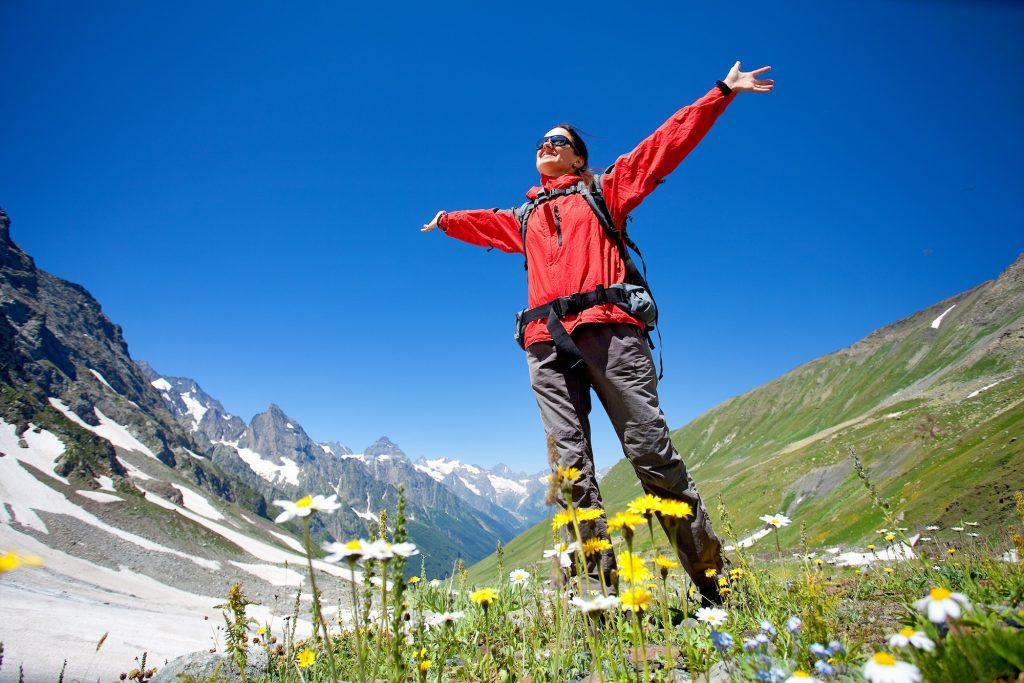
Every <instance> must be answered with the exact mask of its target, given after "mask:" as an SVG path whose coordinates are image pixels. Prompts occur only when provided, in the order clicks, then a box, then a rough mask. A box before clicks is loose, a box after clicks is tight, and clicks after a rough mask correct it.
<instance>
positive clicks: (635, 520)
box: [608, 512, 644, 531]
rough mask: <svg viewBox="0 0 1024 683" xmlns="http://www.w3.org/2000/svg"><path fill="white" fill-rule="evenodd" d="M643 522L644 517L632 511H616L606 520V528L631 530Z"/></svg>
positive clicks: (610, 529)
mask: <svg viewBox="0 0 1024 683" xmlns="http://www.w3.org/2000/svg"><path fill="white" fill-rule="evenodd" d="M643 523H644V518H643V517H641V516H640V515H638V514H635V513H632V512H616V513H615V514H614V515H612V517H611V519H609V520H608V530H609V531H619V530H621V529H629V530H630V531H632V530H633V529H635V528H637V527H638V526H640V525H641V524H643Z"/></svg>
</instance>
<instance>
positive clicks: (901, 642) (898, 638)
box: [889, 626, 935, 652]
mask: <svg viewBox="0 0 1024 683" xmlns="http://www.w3.org/2000/svg"><path fill="white" fill-rule="evenodd" d="M907 645H913V646H914V647H916V648H917V649H918V650H924V651H925V652H931V651H932V650H934V649H935V641H933V640H932V639H931V638H929V637H928V636H926V635H925V634H924V632H922V631H915V630H914V629H912V628H910V627H909V626H905V627H903V628H901V629H900V631H899V633H894V634H892V635H891V636H889V647H906V646H907Z"/></svg>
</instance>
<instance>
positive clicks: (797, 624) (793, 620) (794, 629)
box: [786, 617, 804, 633]
mask: <svg viewBox="0 0 1024 683" xmlns="http://www.w3.org/2000/svg"><path fill="white" fill-rule="evenodd" d="M803 626H804V622H802V621H800V617H790V618H789V619H786V630H787V631H789V632H790V633H800V629H801V628H803Z"/></svg>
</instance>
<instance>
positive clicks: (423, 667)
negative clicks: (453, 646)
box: [419, 659, 431, 674]
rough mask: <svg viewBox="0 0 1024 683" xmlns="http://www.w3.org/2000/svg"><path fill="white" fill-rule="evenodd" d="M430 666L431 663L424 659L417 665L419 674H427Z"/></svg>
mask: <svg viewBox="0 0 1024 683" xmlns="http://www.w3.org/2000/svg"><path fill="white" fill-rule="evenodd" d="M430 665H431V661H430V660H429V659H424V660H423V661H422V662H420V664H419V668H420V673H421V674H425V673H427V671H428V670H429V669H430Z"/></svg>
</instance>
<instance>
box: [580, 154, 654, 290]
mask: <svg viewBox="0 0 1024 683" xmlns="http://www.w3.org/2000/svg"><path fill="white" fill-rule="evenodd" d="M603 177H604V174H603V173H598V174H596V175H595V176H594V184H593V186H588V185H587V184H586V183H585V182H584V181H582V180H581V181H580V182H579V184H578V186H579V188H580V194H582V195H583V198H584V199H586V200H587V204H589V205H590V209H591V210H592V211H593V212H594V214H595V215H596V216H597V222H598V223H600V224H601V227H602V228H604V231H605V234H606V235H608V239H610V240H611V241H612V243H613V244H615V246H616V247H618V249H619V256H620V257H621V258H622V263H623V265H625V267H626V282H628V283H629V284H632V285H640V286H641V287H645V288H647V290H648V291H650V289H651V288H650V286H648V284H647V277H646V275H647V264H646V263H644V260H643V256H642V255H641V254H640V250H639V249H638V248H637V246H636V243H635V242H633V240H631V239H630V238H629V236H628V235H626V231H625V230H622V231H619V229H618V228H617V227H616V226H615V220H614V219H613V218H612V214H611V211H609V210H608V205H607V204H606V203H605V201H604V192H603V191H602V189H601V180H602V178H603ZM629 248H632V249H633V251H635V252H636V253H637V255H638V256H640V261H641V263H644V271H643V273H641V272H640V269H639V268H637V267H636V263H634V262H633V258H632V257H631V256H630V255H629Z"/></svg>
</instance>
